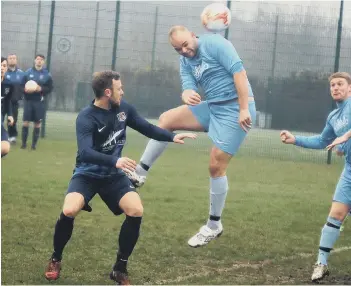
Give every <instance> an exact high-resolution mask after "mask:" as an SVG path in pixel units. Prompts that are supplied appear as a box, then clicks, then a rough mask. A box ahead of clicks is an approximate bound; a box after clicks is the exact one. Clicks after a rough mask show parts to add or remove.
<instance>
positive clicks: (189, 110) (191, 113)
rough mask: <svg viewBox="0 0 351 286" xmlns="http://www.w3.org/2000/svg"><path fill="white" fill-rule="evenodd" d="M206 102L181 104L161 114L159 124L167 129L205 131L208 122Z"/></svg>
mask: <svg viewBox="0 0 351 286" xmlns="http://www.w3.org/2000/svg"><path fill="white" fill-rule="evenodd" d="M209 120H210V117H209V110H208V105H207V102H202V103H200V104H198V105H195V106H188V105H181V106H178V107H176V108H173V109H170V110H168V111H166V112H164V113H162V114H161V116H160V119H159V124H158V125H159V126H160V127H162V128H165V129H168V130H188V131H207V130H208V124H209Z"/></svg>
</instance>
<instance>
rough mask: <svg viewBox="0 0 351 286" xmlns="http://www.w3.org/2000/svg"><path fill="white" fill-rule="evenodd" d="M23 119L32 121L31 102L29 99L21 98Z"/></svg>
mask: <svg viewBox="0 0 351 286" xmlns="http://www.w3.org/2000/svg"><path fill="white" fill-rule="evenodd" d="M22 119H23V121H33V104H32V101H31V100H23V118H22Z"/></svg>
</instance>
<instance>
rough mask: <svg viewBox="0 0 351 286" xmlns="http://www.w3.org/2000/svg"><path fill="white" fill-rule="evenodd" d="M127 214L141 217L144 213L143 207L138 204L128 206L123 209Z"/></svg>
mask: <svg viewBox="0 0 351 286" xmlns="http://www.w3.org/2000/svg"><path fill="white" fill-rule="evenodd" d="M124 213H125V214H126V215H127V216H131V217H142V216H143V213H144V207H143V206H142V205H141V204H140V205H135V206H130V207H128V208H126V210H124Z"/></svg>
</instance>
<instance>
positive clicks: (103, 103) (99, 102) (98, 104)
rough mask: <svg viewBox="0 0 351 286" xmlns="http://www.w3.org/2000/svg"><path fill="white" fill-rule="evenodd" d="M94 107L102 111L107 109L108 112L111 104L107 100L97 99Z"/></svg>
mask: <svg viewBox="0 0 351 286" xmlns="http://www.w3.org/2000/svg"><path fill="white" fill-rule="evenodd" d="M94 105H95V106H96V107H99V108H102V109H106V110H109V109H110V103H109V102H108V101H106V100H103V99H95V101H94Z"/></svg>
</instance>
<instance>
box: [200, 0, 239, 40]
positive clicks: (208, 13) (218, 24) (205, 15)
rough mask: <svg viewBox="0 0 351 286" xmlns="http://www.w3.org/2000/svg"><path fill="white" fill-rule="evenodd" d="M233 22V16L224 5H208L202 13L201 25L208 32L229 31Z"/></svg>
mask: <svg viewBox="0 0 351 286" xmlns="http://www.w3.org/2000/svg"><path fill="white" fill-rule="evenodd" d="M231 21H232V15H231V12H230V10H229V9H228V7H227V6H225V5H224V4H222V3H212V4H210V5H207V6H206V7H205V8H204V10H203V11H202V13H201V23H202V25H203V26H204V27H205V29H206V30H208V31H209V32H212V33H219V32H222V31H224V30H225V29H227V28H228V27H229V25H230V22H231Z"/></svg>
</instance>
